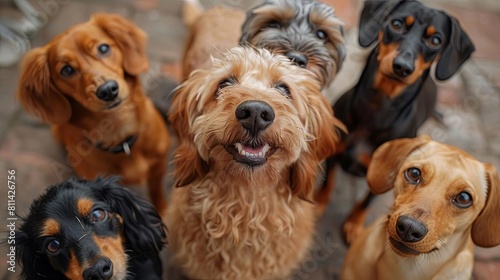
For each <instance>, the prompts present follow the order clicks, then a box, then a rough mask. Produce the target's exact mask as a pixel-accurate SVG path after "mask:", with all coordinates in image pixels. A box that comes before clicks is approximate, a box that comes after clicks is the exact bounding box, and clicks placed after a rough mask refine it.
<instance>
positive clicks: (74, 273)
mask: <svg viewBox="0 0 500 280" xmlns="http://www.w3.org/2000/svg"><path fill="white" fill-rule="evenodd" d="M64 275H66V277H68V279H83V278H82V277H83V268H82V266H81V265H80V263H79V262H78V259H77V258H76V256H75V252H74V251H73V250H71V251H70V254H69V265H68V269H67V270H66V273H65V274H64Z"/></svg>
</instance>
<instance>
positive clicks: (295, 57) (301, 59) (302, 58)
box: [286, 51, 308, 68]
mask: <svg viewBox="0 0 500 280" xmlns="http://www.w3.org/2000/svg"><path fill="white" fill-rule="evenodd" d="M286 57H288V59H290V60H291V61H292V62H295V63H296V64H297V65H298V66H300V67H301V68H306V67H307V62H308V59H307V56H306V55H305V54H303V53H300V52H294V51H291V52H288V53H287V54H286Z"/></svg>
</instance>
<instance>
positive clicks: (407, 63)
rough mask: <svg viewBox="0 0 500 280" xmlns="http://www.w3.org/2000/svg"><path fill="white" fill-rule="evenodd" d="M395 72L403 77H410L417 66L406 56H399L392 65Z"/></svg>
mask: <svg viewBox="0 0 500 280" xmlns="http://www.w3.org/2000/svg"><path fill="white" fill-rule="evenodd" d="M392 68H393V69H394V72H395V73H396V74H397V75H399V76H401V77H408V76H410V75H411V74H413V72H414V71H415V64H414V63H413V61H412V60H411V59H409V58H408V56H407V55H406V56H405V55H398V56H397V57H396V58H395V59H394V61H393V64H392Z"/></svg>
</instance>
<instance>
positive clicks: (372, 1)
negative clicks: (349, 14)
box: [358, 0, 403, 48]
mask: <svg viewBox="0 0 500 280" xmlns="http://www.w3.org/2000/svg"><path fill="white" fill-rule="evenodd" d="M401 2H403V0H389V1H380V0H367V1H365V6H364V7H363V11H362V12H361V16H360V19H359V38H358V40H359V44H360V46H362V47H364V48H366V47H368V46H370V45H371V44H373V42H375V41H376V40H377V38H378V33H379V32H380V30H381V29H382V24H383V23H384V22H385V20H386V19H387V17H388V16H389V14H390V13H391V12H392V11H393V10H394V9H395V8H396V7H397V6H398V5H399V4H400V3H401Z"/></svg>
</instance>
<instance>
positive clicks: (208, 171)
mask: <svg viewBox="0 0 500 280" xmlns="http://www.w3.org/2000/svg"><path fill="white" fill-rule="evenodd" d="M227 79H232V80H233V81H234V84H233V85H231V86H227V87H224V88H219V83H221V81H224V80H227ZM279 85H286V86H287V87H288V88H289V91H290V95H289V96H288V94H284V93H283V92H282V91H281V90H280V89H279V88H278V86H279ZM247 100H259V101H264V102H266V103H267V104H269V105H270V106H271V107H272V108H273V110H274V112H275V115H276V117H275V120H274V122H273V123H272V124H271V125H270V126H269V127H267V128H266V129H265V130H263V131H261V132H260V133H259V134H258V135H257V136H252V135H250V133H248V131H246V130H245V129H244V128H243V127H242V126H241V124H240V123H239V122H238V119H237V118H236V117H235V109H236V108H237V107H238V105H239V104H241V103H243V102H245V101H247ZM170 120H171V121H172V124H173V126H174V129H175V130H176V131H177V133H178V134H179V137H180V138H181V142H182V144H181V145H180V147H179V148H178V149H177V150H176V152H175V164H176V168H175V171H174V176H175V178H176V181H177V186H183V187H182V188H177V189H175V190H174V192H173V194H172V205H171V207H169V213H168V216H167V219H168V220H169V221H168V222H167V224H171V225H174V224H175V225H176V226H175V228H173V230H172V232H171V235H170V236H169V238H170V242H169V243H170V244H172V246H171V247H170V249H171V250H172V251H173V255H174V260H175V262H176V263H177V264H178V265H179V266H180V267H181V268H182V269H183V270H184V272H185V273H186V274H187V275H188V276H189V277H193V278H197V279H199V278H202V279H219V278H220V279H262V278H282V277H286V276H287V275H289V273H290V272H291V271H292V270H293V268H295V267H296V266H297V265H298V264H299V263H300V261H301V260H302V259H303V258H304V256H305V255H306V253H307V250H308V247H309V244H310V242H311V237H312V233H313V227H314V213H313V210H314V209H313V208H314V205H313V204H312V203H310V202H309V201H308V200H310V199H311V195H312V191H313V189H314V184H315V182H316V176H317V174H318V170H319V167H320V163H321V161H322V160H324V158H325V157H326V156H327V155H328V154H332V153H333V147H334V146H335V145H334V144H335V142H336V141H337V139H338V138H337V132H336V127H339V126H341V124H340V123H339V122H338V121H337V120H336V119H335V118H334V117H333V115H332V110H331V108H330V106H329V105H328V102H327V101H326V99H325V98H324V97H323V96H322V95H321V92H320V85H319V83H318V82H317V81H316V80H315V79H314V76H313V74H312V73H311V72H310V71H308V70H305V69H301V68H299V67H297V66H295V65H292V64H291V63H290V61H289V60H288V59H287V58H286V57H284V56H281V55H272V54H271V53H270V52H269V51H267V50H264V49H253V48H248V47H246V48H245V47H238V48H233V49H231V50H229V51H228V53H227V54H225V56H224V58H223V59H221V60H215V61H214V63H213V66H212V67H211V68H209V69H206V70H197V71H194V72H193V73H192V74H191V76H190V78H189V79H188V80H187V81H186V82H185V83H183V84H182V85H181V86H180V87H179V88H178V89H177V91H176V92H175V93H174V100H173V103H172V108H171V111H170ZM235 143H251V144H253V145H256V146H260V145H263V144H264V143H267V144H269V145H270V146H271V147H275V148H276V150H275V152H274V154H271V155H270V156H269V157H268V158H267V161H266V162H265V163H264V164H262V165H258V166H250V165H246V164H243V163H240V162H237V161H236V160H234V158H233V155H232V154H231V153H229V152H228V150H227V147H228V146H232V145H234V144H235Z"/></svg>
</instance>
